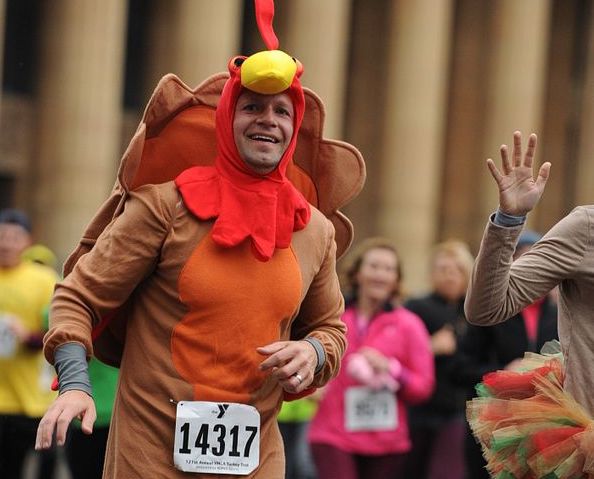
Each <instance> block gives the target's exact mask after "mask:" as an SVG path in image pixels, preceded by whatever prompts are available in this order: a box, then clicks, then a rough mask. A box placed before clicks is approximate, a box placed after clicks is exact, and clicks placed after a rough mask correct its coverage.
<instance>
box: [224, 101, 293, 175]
mask: <svg viewBox="0 0 594 479" xmlns="http://www.w3.org/2000/svg"><path fill="white" fill-rule="evenodd" d="M294 115H295V113H294V108H293V103H292V102H291V98H290V97H289V95H288V94H286V93H278V94H276V95H262V94H260V93H255V92H252V91H249V90H244V91H243V92H242V93H241V95H240V96H239V98H238V99H237V105H236V106H235V116H234V118H233V137H234V140H235V145H236V146H237V151H238V152H239V155H240V156H241V158H242V159H243V161H245V163H246V164H247V165H248V166H249V167H250V168H251V169H252V170H253V171H254V172H256V173H258V174H260V175H265V174H267V173H270V172H271V171H273V170H274V169H275V168H276V167H277V166H278V164H279V162H280V160H281V158H282V156H283V154H284V153H285V150H286V149H287V146H288V145H289V143H290V141H291V138H292V137H293V121H294Z"/></svg>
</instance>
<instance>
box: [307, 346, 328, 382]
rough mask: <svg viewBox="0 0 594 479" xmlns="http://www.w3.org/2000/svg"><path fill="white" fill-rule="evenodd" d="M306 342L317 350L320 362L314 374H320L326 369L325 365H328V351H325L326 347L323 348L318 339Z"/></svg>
mask: <svg viewBox="0 0 594 479" xmlns="http://www.w3.org/2000/svg"><path fill="white" fill-rule="evenodd" d="M304 341H307V342H308V343H309V344H311V345H312V346H313V348H314V349H315V350H316V356H317V357H318V362H317V364H316V370H315V371H314V374H318V373H319V372H320V371H321V370H322V368H323V367H324V364H326V351H324V346H322V342H321V341H320V340H319V339H317V338H305V339H304Z"/></svg>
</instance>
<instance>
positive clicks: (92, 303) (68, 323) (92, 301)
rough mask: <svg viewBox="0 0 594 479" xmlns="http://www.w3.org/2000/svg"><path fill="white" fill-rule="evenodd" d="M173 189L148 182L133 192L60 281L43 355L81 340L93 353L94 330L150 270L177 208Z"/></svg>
mask: <svg viewBox="0 0 594 479" xmlns="http://www.w3.org/2000/svg"><path fill="white" fill-rule="evenodd" d="M170 190H172V189H171V188H170V189H164V188H163V187H160V186H154V185H147V186H143V187H141V188H139V189H138V190H136V191H135V192H132V193H130V197H129V198H128V200H127V201H126V204H125V207H124V211H123V212H122V214H121V215H120V216H118V217H117V218H116V219H114V220H113V221H112V222H111V223H110V224H109V225H108V226H107V227H106V228H105V230H104V231H103V232H102V233H101V235H100V236H99V238H98V239H97V242H96V244H95V246H94V247H93V248H92V249H91V251H89V252H88V253H87V254H85V255H83V256H82V257H81V258H80V259H79V261H78V262H77V264H76V265H75V267H74V269H73V270H72V272H71V273H70V274H69V275H68V276H67V277H66V278H65V279H64V280H63V281H62V282H60V283H58V285H57V286H56V292H55V294H54V299H53V301H52V305H51V309H50V329H49V331H48V333H47V334H46V336H45V338H44V354H45V357H46V358H47V360H48V361H49V362H50V363H53V359H54V351H55V349H56V347H58V346H60V345H62V344H64V343H67V342H79V343H81V344H82V345H83V346H84V347H85V349H86V351H87V355H88V356H90V355H92V352H93V349H92V343H91V330H92V328H93V326H94V325H96V324H97V323H98V322H99V320H100V319H101V318H102V317H103V316H104V315H105V314H106V313H109V312H110V311H113V310H115V309H116V308H118V307H119V306H121V305H122V304H123V303H124V302H125V301H126V299H127V298H128V297H129V296H130V294H131V293H132V291H133V290H134V288H135V287H136V286H137V285H138V283H140V282H141V281H142V280H143V279H144V278H145V277H146V276H147V275H149V274H150V273H151V271H152V270H153V268H154V267H155V265H156V263H157V260H158V258H159V251H160V249H161V245H162V243H163V241H164V240H165V237H166V235H167V233H168V230H169V227H170V223H171V218H172V215H173V207H172V206H171V205H172V204H173V205H174V204H175V203H174V202H172V201H164V199H163V197H162V192H167V194H169V195H171V194H172V193H171V191H170Z"/></svg>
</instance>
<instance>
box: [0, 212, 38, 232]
mask: <svg viewBox="0 0 594 479" xmlns="http://www.w3.org/2000/svg"><path fill="white" fill-rule="evenodd" d="M0 224H12V225H19V226H21V227H22V228H23V229H25V230H26V231H27V233H31V221H30V220H29V217H28V216H27V215H26V214H25V213H24V212H23V211H21V210H17V209H14V208H6V209H4V210H0Z"/></svg>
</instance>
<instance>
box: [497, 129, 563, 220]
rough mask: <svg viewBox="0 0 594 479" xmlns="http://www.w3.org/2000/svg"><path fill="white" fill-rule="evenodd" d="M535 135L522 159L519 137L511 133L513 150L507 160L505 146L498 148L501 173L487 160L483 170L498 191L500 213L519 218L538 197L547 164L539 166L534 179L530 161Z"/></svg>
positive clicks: (546, 176) (534, 144)
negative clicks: (485, 170)
mask: <svg viewBox="0 0 594 479" xmlns="http://www.w3.org/2000/svg"><path fill="white" fill-rule="evenodd" d="M535 150H536V135H535V134H534V133H532V134H531V135H530V136H529V137H528V148H527V150H526V153H525V154H524V155H522V134H521V133H520V132H519V131H515V132H514V146H513V150H512V157H511V158H510V156H509V152H508V147H507V145H501V148H500V153H501V171H500V170H499V169H498V168H497V166H495V162H494V161H493V160H492V159H491V158H489V159H488V160H487V166H488V167H489V171H490V172H491V175H492V176H493V178H494V179H495V182H496V183H497V186H498V188H499V209H500V210H501V211H502V212H503V213H507V214H508V215H514V216H523V215H526V214H527V213H528V212H529V211H531V210H532V209H533V208H534V207H535V206H536V204H537V203H538V200H539V199H540V197H541V196H542V192H543V191H544V187H545V185H546V182H547V180H548V178H549V171H550V169H551V164H550V163H549V162H546V163H543V165H542V166H541V167H540V169H539V170H538V175H537V177H536V179H535V178H534V171H533V166H532V165H533V161H534V152H535Z"/></svg>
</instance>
